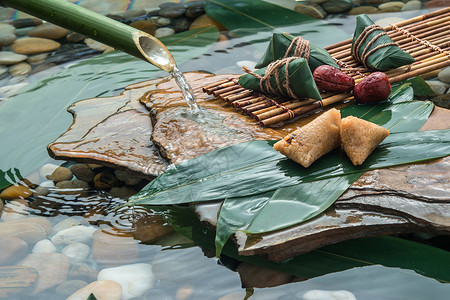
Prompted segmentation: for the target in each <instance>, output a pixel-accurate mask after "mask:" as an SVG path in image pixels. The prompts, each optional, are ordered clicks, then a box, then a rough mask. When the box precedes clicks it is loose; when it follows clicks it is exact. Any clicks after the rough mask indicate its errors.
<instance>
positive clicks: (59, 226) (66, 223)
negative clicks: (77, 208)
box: [53, 217, 81, 234]
mask: <svg viewBox="0 0 450 300" xmlns="http://www.w3.org/2000/svg"><path fill="white" fill-rule="evenodd" d="M78 225H81V223H80V220H79V219H78V218H76V217H69V218H65V219H63V220H62V221H59V222H58V223H56V224H55V226H53V234H57V233H58V232H60V231H62V230H65V229H69V228H71V227H74V226H78Z"/></svg>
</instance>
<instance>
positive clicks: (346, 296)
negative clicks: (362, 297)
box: [302, 290, 356, 300]
mask: <svg viewBox="0 0 450 300" xmlns="http://www.w3.org/2000/svg"><path fill="white" fill-rule="evenodd" d="M302 299H303V300H356V297H355V295H353V294H352V293H350V292H349V291H343V290H342V291H321V290H311V291H308V292H306V293H305V294H303V296H302Z"/></svg>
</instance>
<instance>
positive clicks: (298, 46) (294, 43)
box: [255, 33, 339, 72]
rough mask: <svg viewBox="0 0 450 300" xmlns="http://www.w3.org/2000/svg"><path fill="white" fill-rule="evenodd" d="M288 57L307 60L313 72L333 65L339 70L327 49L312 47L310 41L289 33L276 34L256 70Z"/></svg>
mask: <svg viewBox="0 0 450 300" xmlns="http://www.w3.org/2000/svg"><path fill="white" fill-rule="evenodd" d="M286 57H296V58H300V57H303V58H305V59H306V62H307V63H308V65H309V67H310V69H311V72H313V71H314V70H315V69H316V68H317V67H318V66H321V65H331V66H334V67H336V68H338V69H339V65H338V64H336V62H335V61H334V59H333V58H332V57H331V56H330V54H329V53H328V52H327V51H326V50H325V49H322V48H320V47H317V46H314V45H311V44H310V42H309V41H308V40H306V39H304V38H302V37H300V36H298V37H294V36H292V35H290V34H287V33H274V34H273V35H272V39H271V40H270V43H269V46H268V47H267V50H266V52H264V54H263V56H262V57H261V59H260V60H259V61H258V63H257V64H256V66H255V68H257V69H260V68H264V67H266V66H268V65H269V64H270V63H271V62H274V61H276V60H279V59H282V58H286Z"/></svg>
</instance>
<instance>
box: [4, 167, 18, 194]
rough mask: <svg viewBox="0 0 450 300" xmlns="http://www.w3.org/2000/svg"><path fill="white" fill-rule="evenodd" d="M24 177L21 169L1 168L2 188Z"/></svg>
mask: <svg viewBox="0 0 450 300" xmlns="http://www.w3.org/2000/svg"><path fill="white" fill-rule="evenodd" d="M20 179H22V175H20V172H19V170H17V169H9V170H7V171H6V172H3V171H2V170H0V190H2V189H4V188H5V187H8V186H10V185H11V184H13V183H15V182H17V181H19V180H20Z"/></svg>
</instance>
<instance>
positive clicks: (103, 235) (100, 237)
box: [92, 229, 139, 267]
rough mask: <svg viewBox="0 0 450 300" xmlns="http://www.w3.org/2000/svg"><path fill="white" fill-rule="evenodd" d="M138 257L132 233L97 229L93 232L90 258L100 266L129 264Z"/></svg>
mask: <svg viewBox="0 0 450 300" xmlns="http://www.w3.org/2000/svg"><path fill="white" fill-rule="evenodd" d="M138 257H139V248H138V241H137V240H135V239H134V238H133V236H132V235H128V234H124V233H120V234H117V235H115V233H114V232H111V231H105V230H101V229H99V230H97V231H95V232H94V234H93V242H92V259H93V260H94V261H95V262H97V263H98V264H100V265H102V266H107V267H112V266H119V265H124V264H130V263H134V262H136V261H137V259H138Z"/></svg>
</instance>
